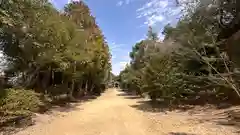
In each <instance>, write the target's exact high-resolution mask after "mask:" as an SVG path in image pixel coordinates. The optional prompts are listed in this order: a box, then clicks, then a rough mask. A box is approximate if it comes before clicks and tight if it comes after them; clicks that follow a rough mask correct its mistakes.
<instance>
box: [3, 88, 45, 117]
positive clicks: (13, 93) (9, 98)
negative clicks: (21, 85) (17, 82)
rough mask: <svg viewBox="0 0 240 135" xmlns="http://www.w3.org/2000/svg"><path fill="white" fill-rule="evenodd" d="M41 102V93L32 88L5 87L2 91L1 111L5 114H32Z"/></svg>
mask: <svg viewBox="0 0 240 135" xmlns="http://www.w3.org/2000/svg"><path fill="white" fill-rule="evenodd" d="M41 104H42V102H41V100H40V95H39V94H37V93H35V92H34V91H32V90H24V89H5V90H1V93H0V112H1V113H2V114H3V115H4V116H6V115H25V114H31V112H36V111H38V109H39V107H40V105H41ZM2 114H1V115H2Z"/></svg>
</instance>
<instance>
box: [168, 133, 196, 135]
mask: <svg viewBox="0 0 240 135" xmlns="http://www.w3.org/2000/svg"><path fill="white" fill-rule="evenodd" d="M168 135H197V134H192V133H183V132H170V133H168Z"/></svg>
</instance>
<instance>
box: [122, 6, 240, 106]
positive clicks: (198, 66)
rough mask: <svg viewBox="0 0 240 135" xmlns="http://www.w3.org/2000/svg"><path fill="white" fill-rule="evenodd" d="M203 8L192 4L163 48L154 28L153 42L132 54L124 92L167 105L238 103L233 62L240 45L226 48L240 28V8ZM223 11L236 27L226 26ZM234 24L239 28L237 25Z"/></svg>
mask: <svg viewBox="0 0 240 135" xmlns="http://www.w3.org/2000/svg"><path fill="white" fill-rule="evenodd" d="M198 2H199V3H198V4H196V3H195V4H194V3H193V4H190V5H192V6H191V7H189V4H188V7H186V10H184V12H185V15H184V16H183V17H182V18H181V20H179V22H178V23H177V25H176V26H175V27H172V26H171V25H167V26H166V27H165V29H164V31H163V34H165V39H164V41H162V42H158V41H157V40H156V38H154V37H157V36H156V34H155V33H153V30H152V28H151V27H150V29H149V31H148V34H147V35H148V38H147V39H145V40H143V41H141V42H140V43H136V45H135V46H134V47H133V49H132V52H131V53H130V58H131V59H132V60H131V63H130V65H129V66H127V67H126V68H125V69H124V70H123V71H122V72H121V73H120V75H119V77H120V82H121V86H122V87H123V88H124V89H128V90H133V91H137V92H139V94H142V93H147V94H148V95H149V96H150V98H151V99H152V100H156V99H163V100H164V101H167V102H168V103H173V102H178V103H179V102H185V101H190V103H192V104H194V103H197V102H203V103H207V102H208V103H210V102H212V101H213V102H215V101H220V102H226V101H230V100H239V97H238V96H240V94H239V81H238V80H239V77H237V76H239V75H238V73H236V72H235V69H236V68H237V66H236V64H237V63H236V62H234V60H236V59H234V58H233V57H231V56H234V57H235V58H236V57H239V55H236V54H237V53H236V52H237V50H239V49H240V48H239V47H236V46H234V43H236V42H237V41H236V40H234V41H232V40H231V41H232V42H228V44H227V43H226V42H225V39H226V38H228V37H230V36H231V35H233V34H234V31H235V32H236V31H238V30H239V28H240V27H238V24H240V23H239V21H238V16H237V15H236V13H234V12H233V10H234V9H238V6H239V3H238V4H237V3H235V5H234V4H233V3H231V2H225V4H223V3H222V2H216V3H211V1H209V2H207V3H206V2H204V1H198ZM228 6H230V7H231V8H232V9H230V7H228ZM220 11H221V12H220ZM222 11H223V12H225V11H226V12H228V13H229V14H228V15H230V14H231V15H232V17H233V18H232V20H230V22H231V23H229V24H227V22H229V20H227V18H226V14H222V13H223V12H222ZM237 11H238V10H237ZM237 14H238V13H237ZM219 17H220V19H221V20H219ZM232 21H233V22H236V24H235V25H232ZM223 23H224V26H223ZM219 26H220V27H219ZM231 26H234V28H235V30H233V28H232V27H231ZM223 31H225V32H226V33H224V32H223ZM234 37H235V38H238V37H237V35H235V36H234ZM226 46H227V47H226ZM233 48H234V50H233ZM234 52H235V54H234V55H233V53H234ZM230 60H233V61H230Z"/></svg>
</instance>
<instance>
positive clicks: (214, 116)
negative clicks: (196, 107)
mask: <svg viewBox="0 0 240 135" xmlns="http://www.w3.org/2000/svg"><path fill="white" fill-rule="evenodd" d="M217 109H218V108H217ZM193 119H194V120H195V121H197V122H199V123H205V122H211V123H216V124H217V125H222V126H230V127H234V128H235V129H236V133H238V134H240V130H239V129H240V107H239V106H235V107H231V108H228V109H222V110H216V109H215V110H213V111H210V112H202V114H200V117H198V118H197V119H196V118H193ZM190 120H191V119H190Z"/></svg>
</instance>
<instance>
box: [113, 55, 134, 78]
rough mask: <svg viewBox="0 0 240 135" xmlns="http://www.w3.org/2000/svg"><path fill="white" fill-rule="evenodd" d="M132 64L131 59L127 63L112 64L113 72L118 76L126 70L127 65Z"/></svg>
mask: <svg viewBox="0 0 240 135" xmlns="http://www.w3.org/2000/svg"><path fill="white" fill-rule="evenodd" d="M129 62H130V58H128V59H126V60H125V61H120V62H116V63H112V72H113V73H114V74H115V75H118V74H119V73H120V72H121V71H122V70H123V69H125V67H126V65H127V64H128V63H129Z"/></svg>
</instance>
